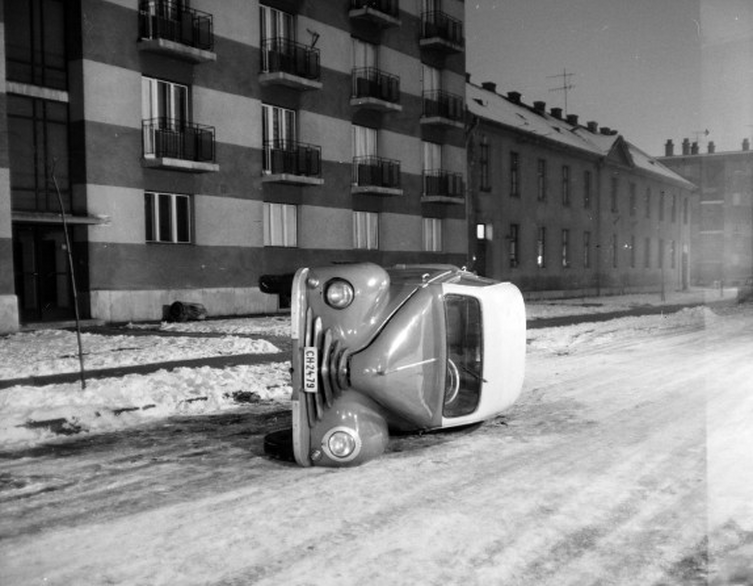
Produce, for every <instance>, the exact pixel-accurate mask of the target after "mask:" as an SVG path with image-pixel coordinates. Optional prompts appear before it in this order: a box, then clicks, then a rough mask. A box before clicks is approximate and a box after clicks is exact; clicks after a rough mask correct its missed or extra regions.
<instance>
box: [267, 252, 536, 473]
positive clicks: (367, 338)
mask: <svg viewBox="0 0 753 586" xmlns="http://www.w3.org/2000/svg"><path fill="white" fill-rule="evenodd" d="M278 282H284V280H282V281H279V280H278ZM287 284H288V285H290V291H291V298H290V299H291V327H292V338H293V356H292V379H293V380H292V386H293V394H292V409H293V414H292V415H293V429H292V438H291V435H290V432H288V434H287V437H288V438H290V439H291V440H292V454H293V456H294V458H295V461H296V462H298V464H300V465H302V466H353V465H357V464H360V463H363V462H365V461H367V460H370V459H372V458H375V457H377V456H379V455H380V454H381V453H382V452H383V451H384V450H385V448H386V446H387V443H388V440H389V432H390V430H392V431H399V432H410V431H418V430H435V429H444V428H452V427H458V426H465V425H469V424H473V423H479V422H482V421H484V420H486V419H489V418H492V417H494V416H495V415H497V414H499V413H500V412H501V411H502V410H504V409H506V408H507V407H509V406H510V405H511V404H512V403H513V402H514V401H515V400H516V399H517V397H518V395H519V394H520V391H521V388H522V384H523V373H524V362H525V344H526V336H525V328H526V325H525V307H524V304H523V298H522V296H521V294H520V291H519V290H518V289H517V288H516V287H515V286H514V285H512V284H510V283H500V282H496V281H492V280H490V279H486V278H483V277H478V276H476V275H474V274H472V273H469V272H466V271H464V270H461V269H459V268H457V267H454V266H451V265H398V266H395V267H392V268H389V269H385V268H382V267H380V266H378V265H375V264H371V263H361V264H341V265H332V266H326V267H317V268H302V269H299V270H298V271H297V272H296V273H295V275H294V276H293V277H292V283H291V282H290V279H288V283H287ZM262 289H265V287H262ZM269 289H270V288H269V287H267V290H268V292H271V291H270V290H269ZM270 445H272V446H274V449H275V450H276V449H279V445H278V441H277V440H274V441H271V442H268V446H267V447H268V448H270ZM270 449H271V448H270Z"/></svg>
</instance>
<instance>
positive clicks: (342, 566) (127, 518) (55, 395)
mask: <svg viewBox="0 0 753 586" xmlns="http://www.w3.org/2000/svg"><path fill="white" fill-rule="evenodd" d="M695 294H696V295H700V300H702V299H703V297H704V295H709V293H708V292H695ZM717 295H718V292H717V294H714V293H713V292H711V297H710V298H709V299H707V300H709V301H716V300H718V296H717ZM657 297H658V296H641V297H634V298H632V299H630V300H627V299H625V298H612V299H597V300H591V299H588V300H584V299H580V300H572V301H568V302H547V303H529V304H528V305H527V311H528V315H529V318H533V317H552V316H561V315H563V314H567V313H568V312H570V313H588V312H596V311H611V310H613V309H614V307H615V306H619V305H621V306H623V307H627V306H630V305H642V304H645V303H650V304H657V303H658V299H657ZM686 299H689V300H690V301H693V302H695V301H698V300H699V299H698V298H693V299H690V298H689V297H688V298H686ZM668 302H673V301H672V300H668ZM597 304H600V305H597ZM606 305H610V306H611V307H610V308H609V309H605V306H606ZM262 323H263V320H260V319H248V320H211V321H208V322H203V323H195V324H184V325H183V326H181V329H186V330H190V332H188V333H191V334H192V335H191V336H188V338H191V339H192V340H197V339H198V340H201V342H200V345H201V347H203V348H204V352H205V353H206V355H207V356H212V355H220V354H222V352H225V351H227V349H228V348H235V350H233V351H236V352H240V353H241V354H244V355H250V354H252V353H253V348H252V347H250V346H243V344H244V343H245V342H242V341H241V339H242V340H252V341H257V342H258V341H260V340H265V336H267V335H268V337H269V338H270V340H273V341H274V342H278V341H279V340H280V338H279V334H280V331H281V330H279V329H275V328H280V327H281V328H282V329H283V330H284V329H285V327H286V323H285V321H284V320H280V319H279V318H278V319H275V320H273V322H271V323H267V324H266V325H261V324H262ZM168 327H169V328H174V326H167V324H165V325H164V326H162V325H160V324H153V325H150V326H143V325H139V326H138V327H136V326H134V327H133V328H132V329H133V330H134V335H132V336H130V335H124V336H123V339H122V340H121V341H120V342H119V343H120V344H122V347H123V348H131V349H132V348H135V347H136V346H137V345H138V344H142V343H143V344H147V340H148V339H149V338H151V337H152V336H151V334H150V335H148V336H144V332H143V330H144V329H148V328H152V329H154V330H160V329H167V328H168ZM230 328H232V333H229V331H228V330H229V329H230ZM265 328H268V329H266V330H265ZM137 330H138V335H137V334H136V331H137ZM265 331H268V332H270V333H269V334H265V333H264V332H265ZM155 333H156V332H155ZM196 333H203V334H206V337H199V338H196V337H195V336H194V334H196ZM209 334H212V335H209ZM226 335H227V336H231V337H235V338H239V339H238V340H232V343H230V342H229V341H227V340H225V336H226ZM249 335H253V336H255V337H254V338H247V336H249ZM167 339H168V340H174V341H175V339H174V338H167ZM24 340H25V341H26V343H25V342H24ZM29 340H36V342H37V343H36V344H35V343H31V342H29ZM85 340H86V338H85ZM88 341H89V346H88V348H89V350H88V351H91V352H92V353H94V354H95V355H101V356H104V355H110V356H111V358H110V362H108V361H107V360H104V359H103V361H102V363H101V364H103V365H107V364H110V365H113V366H115V365H119V364H120V362H119V361H121V360H122V359H123V357H125V356H126V355H127V352H133V353H134V356H135V355H136V354H139V353H138V352H136V351H135V350H128V351H127V352H126V350H122V351H121V350H120V349H119V348H117V347H112V349H111V350H110V351H109V352H103V350H104V348H105V346H104V343H105V342H104V340H99V339H98V338H91V339H89V340H88ZM267 341H269V340H267ZM58 343H60V346H56V344H58ZM236 343H237V344H238V345H235V344H236ZM215 344H216V346H215ZM175 347H176V348H177V347H178V346H177V344H176V345H175ZM19 348H23V350H19ZM752 349H753V304H746V305H741V306H738V305H735V304H732V303H730V304H727V305H725V306H720V307H713V308H709V307H695V308H689V309H685V310H682V311H680V312H678V313H672V314H666V315H653V316H645V317H629V318H620V319H615V320H610V321H606V322H595V323H581V324H576V325H571V326H564V327H553V328H542V329H530V330H529V332H528V357H527V371H526V382H525V385H524V391H523V394H522V395H521V398H520V400H519V401H518V403H516V405H514V406H513V408H512V409H511V410H510V412H509V413H507V414H505V415H504V416H502V417H500V418H498V419H496V420H495V421H492V422H490V423H488V424H486V425H484V426H483V427H481V428H479V429H477V430H475V431H473V432H468V433H464V434H463V433H461V434H459V435H457V434H456V435H454V436H453V435H447V436H445V435H441V436H439V437H438V436H432V435H426V436H421V437H407V438H402V439H401V438H393V440H392V441H391V446H390V449H389V450H388V453H387V454H386V455H385V456H384V457H382V458H380V459H378V460H376V461H373V462H371V463H369V464H367V465H365V466H362V467H359V468H357V469H352V470H325V469H301V468H298V467H296V466H288V465H285V464H281V463H278V462H273V461H270V460H267V459H265V458H264V457H263V456H262V451H261V441H262V439H261V438H262V431H263V429H264V428H265V426H267V427H268V425H269V422H268V421H269V420H268V418H267V417H268V416H269V417H272V418H276V417H279V416H280V414H281V413H283V412H285V409H286V407H287V402H288V396H289V391H290V389H289V386H288V380H287V368H288V363H287V359H286V356H285V353H284V352H279V353H277V354H280V360H279V361H278V360H275V359H274V356H275V353H272V354H271V355H270V354H268V353H267V352H268V350H263V352H264V353H265V355H266V356H267V357H268V359H267V360H266V361H265V362H264V363H263V364H256V365H250V366H239V367H233V368H227V369H212V368H207V367H202V368H186V369H177V370H174V371H171V372H167V371H165V370H163V371H160V372H155V373H152V374H147V375H128V376H126V377H118V378H113V379H99V380H91V381H89V383H88V385H87V388H86V390H83V391H82V390H81V389H80V385H78V384H66V385H50V386H46V387H33V386H20V385H18V386H14V387H10V388H5V389H0V401H1V402H0V412H2V414H3V417H2V424H1V425H2V430H1V431H0V455H1V456H2V457H1V458H0V503H2V507H3V516H2V517H0V537H1V538H0V567H2V568H3V570H2V577H3V579H2V582H3V583H4V584H5V583H7V584H11V585H16V584H19V585H20V584H37V583H38V584H42V583H44V584H60V585H68V584H166V585H168V584H169V585H171V586H172V585H174V584H244V585H245V584H259V585H262V584H269V585H277V584H291V585H293V584H298V585H304V584H308V585H310V584H316V585H319V584H321V585H327V586H331V585H334V584H343V585H344V584H356V583H360V584H369V585H371V584H374V585H381V584H396V585H397V584H405V585H415V584H432V585H433V584H437V585H439V584H461V583H462V584H469V585H474V584H477V585H486V584H505V585H506V586H511V585H512V586H515V585H518V586H529V585H530V586H533V585H535V586H542V585H545V584H551V585H552V586H554V585H557V586H561V585H564V584H567V585H573V586H575V585H577V586H581V585H586V584H588V585H597V584H598V585H600V586H601V585H606V584H610V585H614V586H624V585H626V584H628V585H633V584H634V585H636V586H639V585H640V586H644V585H646V584H653V585H659V584H661V585H677V586H684V585H686V584H693V585H695V584H698V585H700V584H711V585H713V586H722V585H727V584H740V585H743V584H746V585H750V584H753V564H752V563H751V559H753V500H752V499H751V498H750V494H751V493H750V487H751V486H753V450H752V449H751V446H753V387H751V381H753V363H752V362H751V360H750V356H751V355H752V354H751V352H753V350H752ZM184 352H185V350H179V351H177V352H176V354H175V355H174V356H173V358H172V359H180V357H181V356H184ZM69 354H75V338H69V339H67V340H65V339H64V338H63V337H59V335H58V334H55V335H53V333H51V332H48V333H38V334H30V333H22V334H18V335H16V336H11V337H7V338H4V339H0V364H3V368H4V369H5V370H4V371H3V372H4V373H5V375H4V376H5V377H6V378H11V377H12V378H17V377H19V376H22V375H21V374H19V373H22V372H29V371H28V370H24V368H28V366H27V363H28V362H33V361H34V360H36V357H40V358H39V360H40V361H42V362H43V361H44V360H50V358H49V357H50V356H58V357H60V356H66V355H69ZM141 354H142V355H146V356H147V357H148V356H150V355H151V347H149V346H146V347H145V348H144V351H143V352H142V353H141ZM270 356H271V357H273V358H272V359H269V357H270ZM167 358H168V356H167V355H164V354H163V355H162V358H161V360H164V359H167ZM63 360H68V358H63ZM133 360H136V358H133ZM146 361H147V362H148V359H146ZM58 364H59V365H64V366H65V368H71V367H72V370H71V372H74V371H75V368H76V366H77V362H75V361H74V362H72V363H70V362H59V363H58ZM32 372H33V371H32ZM239 393H243V394H239ZM237 397H243V399H244V400H248V401H255V402H238V400H237ZM128 406H130V407H132V410H130V409H129V410H125V411H121V410H122V409H123V408H124V407H128ZM184 415H185V416H184ZM50 418H60V419H64V420H66V421H69V424H70V426H71V427H75V428H78V429H79V432H78V433H76V434H73V435H71V436H69V437H65V436H60V435H56V434H54V433H53V432H51V431H49V430H45V429H40V428H33V427H32V428H29V427H28V422H29V421H30V420H31V421H40V420H44V419H50ZM70 431H73V430H70ZM108 431H113V432H114V433H106V432H108Z"/></svg>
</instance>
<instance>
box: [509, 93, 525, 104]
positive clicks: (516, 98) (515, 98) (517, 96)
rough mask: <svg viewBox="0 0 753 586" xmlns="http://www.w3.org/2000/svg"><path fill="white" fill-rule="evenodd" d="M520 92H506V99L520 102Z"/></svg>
mask: <svg viewBox="0 0 753 586" xmlns="http://www.w3.org/2000/svg"><path fill="white" fill-rule="evenodd" d="M521 97H522V94H521V93H520V92H507V99H508V100H510V101H511V102H512V103H513V104H520V98H521Z"/></svg>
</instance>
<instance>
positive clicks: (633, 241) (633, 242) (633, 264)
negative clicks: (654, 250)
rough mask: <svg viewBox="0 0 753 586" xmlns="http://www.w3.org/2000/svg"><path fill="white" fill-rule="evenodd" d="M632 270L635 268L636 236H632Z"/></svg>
mask: <svg viewBox="0 0 753 586" xmlns="http://www.w3.org/2000/svg"><path fill="white" fill-rule="evenodd" d="M630 268H631V269H634V268H635V234H631V235H630Z"/></svg>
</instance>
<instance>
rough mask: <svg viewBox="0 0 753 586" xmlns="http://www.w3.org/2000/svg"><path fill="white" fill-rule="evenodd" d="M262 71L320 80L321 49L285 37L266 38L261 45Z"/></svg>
mask: <svg viewBox="0 0 753 586" xmlns="http://www.w3.org/2000/svg"><path fill="white" fill-rule="evenodd" d="M261 71H262V73H278V72H282V73H289V74H291V75H296V76H298V77H305V78H306V79H314V80H318V79H319V78H320V77H321V66H320V58H319V49H315V48H313V47H309V46H307V45H303V44H301V43H296V42H295V41H291V40H290V39H286V38H283V37H275V38H273V39H266V40H264V42H263V43H262V47H261Z"/></svg>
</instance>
